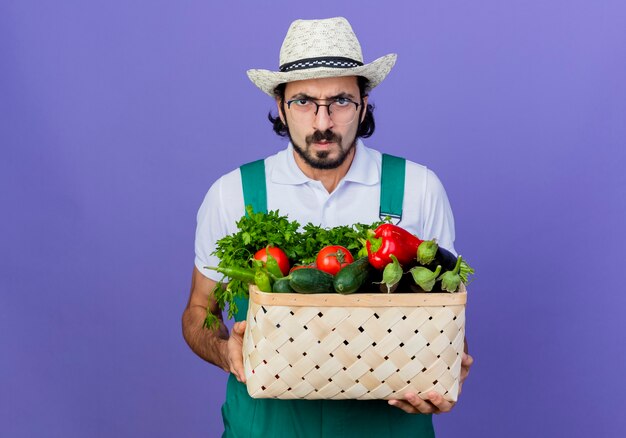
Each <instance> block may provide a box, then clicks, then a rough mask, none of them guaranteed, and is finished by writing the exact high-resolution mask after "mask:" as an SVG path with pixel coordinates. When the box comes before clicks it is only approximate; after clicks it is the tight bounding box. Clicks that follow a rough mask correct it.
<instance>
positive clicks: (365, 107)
mask: <svg viewBox="0 0 626 438" xmlns="http://www.w3.org/2000/svg"><path fill="white" fill-rule="evenodd" d="M368 97H369V96H368V95H365V96H364V97H363V114H362V115H361V121H360V122H359V123H363V120H365V113H367V98H368Z"/></svg>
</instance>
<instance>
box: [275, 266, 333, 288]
mask: <svg viewBox="0 0 626 438" xmlns="http://www.w3.org/2000/svg"><path fill="white" fill-rule="evenodd" d="M285 278H289V286H291V288H292V289H293V290H295V291H296V292H299V293H301V294H322V293H330V292H332V291H333V276H332V275H330V274H328V273H327V272H324V271H320V270H319V269H317V268H302V269H296V270H295V271H293V272H292V273H291V274H289V277H285Z"/></svg>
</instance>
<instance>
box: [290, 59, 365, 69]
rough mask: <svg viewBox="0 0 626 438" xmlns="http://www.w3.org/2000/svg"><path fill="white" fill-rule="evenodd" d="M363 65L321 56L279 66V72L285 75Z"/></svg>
mask: <svg viewBox="0 0 626 438" xmlns="http://www.w3.org/2000/svg"><path fill="white" fill-rule="evenodd" d="M362 65H363V63H362V62H360V61H356V60H354V59H351V58H343V57H341V56H322V57H319V58H306V59H299V60H297V61H294V62H288V63H286V64H283V65H281V66H280V71H281V72H283V73H285V72H289V71H294V70H306V69H308V68H316V67H331V68H354V67H360V66H362Z"/></svg>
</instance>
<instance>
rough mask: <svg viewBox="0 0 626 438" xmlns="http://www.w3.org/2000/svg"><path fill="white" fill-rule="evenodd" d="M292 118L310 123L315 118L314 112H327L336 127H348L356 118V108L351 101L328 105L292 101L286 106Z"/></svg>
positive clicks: (306, 101) (309, 101)
mask: <svg viewBox="0 0 626 438" xmlns="http://www.w3.org/2000/svg"><path fill="white" fill-rule="evenodd" d="M288 108H289V110H290V111H291V114H292V115H293V118H294V119H295V120H297V121H299V122H310V121H311V120H313V119H314V118H315V117H316V112H317V114H319V112H320V111H328V113H329V114H330V119H331V120H332V121H333V123H335V124H336V125H348V124H350V123H352V122H353V121H354V119H355V117H356V113H357V106H356V105H355V104H354V102H351V101H347V102H346V101H339V102H332V103H330V104H328V105H325V104H320V105H318V104H317V103H315V102H313V101H311V100H304V99H303V100H292V101H290V102H289V105H288Z"/></svg>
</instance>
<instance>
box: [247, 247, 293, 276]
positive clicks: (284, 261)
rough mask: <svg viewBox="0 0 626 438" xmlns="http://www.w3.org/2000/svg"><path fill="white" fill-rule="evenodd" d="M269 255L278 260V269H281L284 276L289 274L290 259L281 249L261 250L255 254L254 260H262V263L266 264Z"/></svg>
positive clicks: (267, 248) (268, 248) (269, 248)
mask: <svg viewBox="0 0 626 438" xmlns="http://www.w3.org/2000/svg"><path fill="white" fill-rule="evenodd" d="M268 253H269V255H271V256H272V257H274V258H275V259H276V262H277V263H278V267H279V268H280V272H282V273H283V275H287V274H289V258H288V257H287V254H285V252H284V251H283V250H282V249H280V248H276V247H275V246H268V247H266V248H261V249H260V250H258V251H257V252H256V253H255V254H254V258H255V259H256V260H261V261H262V262H265V261H267V254H268Z"/></svg>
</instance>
